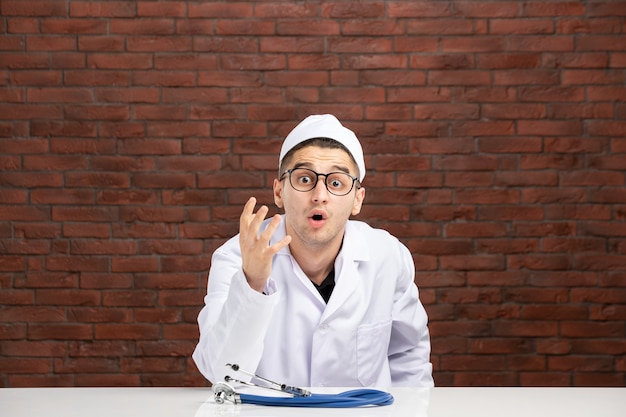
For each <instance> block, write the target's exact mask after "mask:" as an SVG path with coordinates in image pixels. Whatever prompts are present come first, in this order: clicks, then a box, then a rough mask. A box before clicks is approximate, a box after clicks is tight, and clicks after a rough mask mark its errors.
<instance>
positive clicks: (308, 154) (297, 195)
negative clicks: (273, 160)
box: [274, 146, 365, 246]
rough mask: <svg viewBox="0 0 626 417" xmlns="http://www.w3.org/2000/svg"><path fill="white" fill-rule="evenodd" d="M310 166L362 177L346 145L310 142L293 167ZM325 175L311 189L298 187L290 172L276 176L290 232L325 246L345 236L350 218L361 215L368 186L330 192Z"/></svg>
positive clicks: (305, 241) (278, 201) (302, 241)
mask: <svg viewBox="0 0 626 417" xmlns="http://www.w3.org/2000/svg"><path fill="white" fill-rule="evenodd" d="M296 167H297V168H308V169H311V170H313V171H315V172H317V173H320V174H327V173H330V172H347V173H348V174H350V175H352V176H354V177H358V176H359V172H358V168H357V167H356V164H355V163H354V162H353V160H352V158H351V157H350V155H349V154H348V153H347V152H346V151H344V150H343V149H328V148H320V147H317V146H307V147H304V148H302V149H299V150H297V151H296V152H295V153H294V155H293V157H292V159H291V163H290V164H289V166H286V167H285V169H290V168H296ZM325 180H326V177H325V176H320V177H319V180H318V182H317V185H316V186H315V188H313V189H312V190H311V191H306V192H302V191H297V190H295V189H294V188H293V187H292V186H291V184H290V183H289V176H288V175H285V176H284V179H283V180H282V181H281V180H278V179H276V180H274V202H275V203H276V205H277V206H278V207H280V208H283V209H284V210H285V223H286V228H287V234H289V235H291V237H292V239H296V240H299V243H300V244H303V245H306V246H324V245H327V244H329V243H331V242H333V243H338V242H340V241H341V239H343V234H344V230H345V225H346V221H347V220H348V218H349V217H350V215H357V214H358V213H359V212H360V211H361V205H362V203H363V199H364V198H365V189H364V188H359V189H357V184H356V183H355V184H354V187H353V189H352V190H351V191H350V192H349V193H348V194H347V195H344V196H336V195H333V194H331V193H330V192H328V189H327V188H326V185H325Z"/></svg>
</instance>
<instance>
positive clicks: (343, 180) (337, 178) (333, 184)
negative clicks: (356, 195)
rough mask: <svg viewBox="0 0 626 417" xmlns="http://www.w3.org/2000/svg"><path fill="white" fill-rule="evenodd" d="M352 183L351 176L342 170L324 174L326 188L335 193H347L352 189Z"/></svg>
mask: <svg viewBox="0 0 626 417" xmlns="http://www.w3.org/2000/svg"><path fill="white" fill-rule="evenodd" d="M352 183H353V181H352V177H351V176H350V175H348V174H344V173H343V172H333V173H331V174H328V175H327V176H326V188H328V191H330V192H331V193H332V194H335V195H344V194H348V193H349V192H350V190H351V189H352Z"/></svg>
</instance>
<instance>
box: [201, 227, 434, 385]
mask: <svg viewBox="0 0 626 417" xmlns="http://www.w3.org/2000/svg"><path fill="white" fill-rule="evenodd" d="M268 223H269V219H266V220H265V221H264V223H263V225H262V226H261V230H264V229H265V227H267V224H268ZM284 236H285V224H284V217H283V221H282V222H281V225H280V226H279V227H278V229H277V230H276V232H275V233H274V236H273V237H272V239H271V242H270V244H273V243H275V242H277V241H279V240H280V239H282V238H283V237H284ZM334 267H335V282H336V284H335V288H334V290H333V293H332V295H331V297H330V300H329V301H328V304H326V303H325V302H324V300H323V299H322V297H321V296H320V294H319V292H318V291H317V290H316V288H315V287H314V285H313V284H312V282H311V281H310V280H309V278H307V276H306V275H305V274H304V272H303V271H302V269H301V268H300V266H299V265H298V264H297V263H296V261H295V259H294V258H293V257H292V256H291V254H290V252H289V248H288V247H286V248H283V249H282V250H281V251H280V252H279V253H278V254H276V255H275V256H274V260H273V265H272V273H271V275H270V278H269V280H268V283H267V285H266V287H265V291H264V292H265V294H267V295H265V294H261V293H259V292H257V291H255V290H253V289H252V288H250V287H249V285H248V283H247V282H246V279H245V276H244V274H243V271H242V267H241V251H240V248H239V236H238V235H237V236H235V237H233V238H232V239H230V240H229V241H228V242H226V243H225V244H224V245H223V246H221V247H220V248H219V249H217V250H216V251H215V252H214V254H213V258H212V264H211V270H210V272H209V282H208V290H207V295H206V297H205V300H204V301H205V306H204V308H203V309H202V311H201V312H200V314H199V316H198V324H199V327H200V341H199V343H198V345H197V346H196V349H195V351H194V353H193V359H194V361H195V363H196V365H197V366H198V369H199V370H200V372H201V373H202V374H203V375H204V376H205V377H206V378H207V379H208V380H210V381H211V382H213V383H215V382H219V381H222V380H223V378H224V376H225V375H230V376H232V377H236V378H238V379H245V378H242V375H241V374H236V373H233V371H232V370H230V369H229V368H227V367H226V366H225V364H226V363H236V364H238V365H239V366H240V367H241V369H245V370H247V371H250V372H255V373H257V374H258V375H261V376H263V377H265V378H268V379H270V380H273V381H276V382H279V383H286V384H289V385H293V386H301V387H316V386H317V387H322V386H334V387H358V386H375V387H389V386H421V387H429V386H433V379H432V365H431V363H430V336H429V332H428V327H427V322H428V318H427V316H426V312H425V310H424V307H423V306H422V304H421V302H420V300H419V298H418V290H417V287H416V285H415V284H414V282H413V279H414V274H415V270H414V264H413V259H412V257H411V254H410V252H409V250H408V249H407V248H406V247H405V246H404V245H403V244H402V243H401V242H400V241H398V239H396V238H395V237H393V236H391V235H390V234H389V233H387V232H386V231H384V230H380V229H374V228H372V227H370V226H368V225H367V224H365V223H363V222H360V221H348V222H347V224H346V230H345V235H344V240H343V245H342V247H341V250H340V252H339V254H338V256H337V258H336V260H335V265H334Z"/></svg>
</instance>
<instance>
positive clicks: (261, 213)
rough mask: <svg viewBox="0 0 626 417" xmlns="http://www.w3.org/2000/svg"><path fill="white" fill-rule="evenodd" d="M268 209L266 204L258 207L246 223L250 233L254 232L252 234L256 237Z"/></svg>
mask: <svg viewBox="0 0 626 417" xmlns="http://www.w3.org/2000/svg"><path fill="white" fill-rule="evenodd" d="M268 211H269V209H268V208H267V206H261V207H259V210H258V211H257V212H256V213H255V214H254V216H253V217H252V219H251V220H250V223H249V224H248V228H249V231H250V233H254V236H255V237H257V236H258V235H259V230H260V229H261V223H263V220H265V216H266V215H267V212H268Z"/></svg>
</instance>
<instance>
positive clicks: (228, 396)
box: [213, 382, 241, 404]
mask: <svg viewBox="0 0 626 417" xmlns="http://www.w3.org/2000/svg"><path fill="white" fill-rule="evenodd" d="M213 399H214V400H215V402H216V403H217V404H224V403H225V402H226V401H228V402H231V403H233V404H241V398H240V396H239V394H237V393H236V392H235V389H234V388H233V387H231V386H230V385H228V384H227V383H226V382H218V383H216V384H215V385H213Z"/></svg>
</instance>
